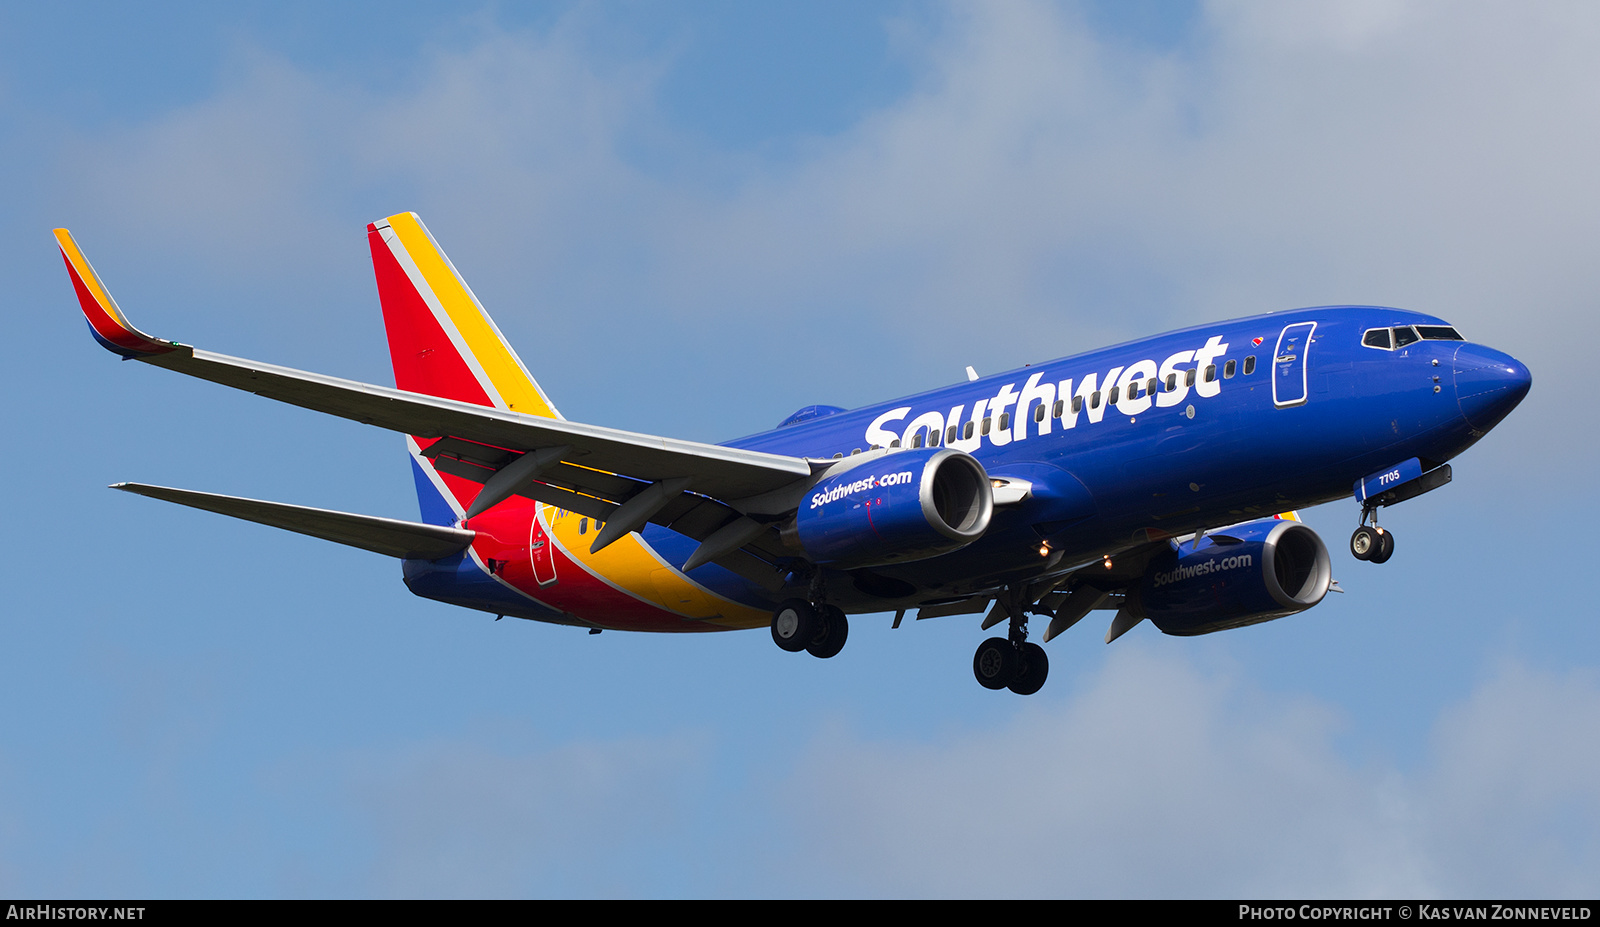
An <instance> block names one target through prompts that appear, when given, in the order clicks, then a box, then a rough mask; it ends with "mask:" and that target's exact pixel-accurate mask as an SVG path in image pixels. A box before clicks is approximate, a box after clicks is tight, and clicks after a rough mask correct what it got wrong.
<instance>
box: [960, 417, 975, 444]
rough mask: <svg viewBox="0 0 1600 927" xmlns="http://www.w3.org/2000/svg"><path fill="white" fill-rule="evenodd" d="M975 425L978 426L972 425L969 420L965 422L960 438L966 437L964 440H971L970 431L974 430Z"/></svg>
mask: <svg viewBox="0 0 1600 927" xmlns="http://www.w3.org/2000/svg"><path fill="white" fill-rule="evenodd" d="M977 427H978V426H977V425H974V424H973V423H971V422H968V423H967V427H966V430H965V431H963V432H962V433H961V437H962V438H964V439H966V440H968V441H970V440H972V432H973V431H974V430H975V429H976V428H977Z"/></svg>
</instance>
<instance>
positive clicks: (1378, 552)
mask: <svg viewBox="0 0 1600 927" xmlns="http://www.w3.org/2000/svg"><path fill="white" fill-rule="evenodd" d="M1368 518H1371V519H1372V524H1371V525H1368V524H1367V519H1368ZM1350 556H1352V557H1354V558H1356V559H1357V560H1370V561H1372V562H1373V563H1385V562H1387V561H1388V559H1389V558H1390V557H1392V556H1394V532H1392V531H1385V530H1384V529H1382V528H1380V527H1378V510H1377V508H1375V507H1374V508H1370V509H1369V508H1365V507H1363V508H1362V510H1361V527H1359V528H1357V529H1356V531H1355V533H1354V534H1352V535H1350Z"/></svg>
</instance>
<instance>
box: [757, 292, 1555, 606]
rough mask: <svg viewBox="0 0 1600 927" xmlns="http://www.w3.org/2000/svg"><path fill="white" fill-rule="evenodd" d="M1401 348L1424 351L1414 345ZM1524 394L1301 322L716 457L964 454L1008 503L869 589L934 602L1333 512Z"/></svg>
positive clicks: (1358, 313) (1084, 363)
mask: <svg viewBox="0 0 1600 927" xmlns="http://www.w3.org/2000/svg"><path fill="white" fill-rule="evenodd" d="M1383 329H1389V330H1390V333H1388V334H1384V333H1382V332H1381V330H1383ZM1397 331H1398V332H1401V334H1399V335H1395V334H1393V332H1397ZM1419 331H1421V332H1423V333H1425V335H1428V336H1431V337H1432V338H1436V339H1442V340H1420V339H1418V336H1417V334H1416V333H1417V332H1419ZM1375 332H1377V333H1376V334H1374V333H1375ZM1364 342H1366V343H1364ZM1530 382H1531V379H1530V376H1529V373H1528V369H1527V368H1526V367H1525V366H1523V365H1522V364H1521V363H1519V362H1518V361H1517V360H1515V359H1514V358H1512V357H1510V356H1509V355H1506V354H1504V353H1501V352H1499V351H1495V350H1493V349H1491V348H1487V347H1484V346H1481V345H1477V344H1472V343H1470V342H1465V341H1462V340H1459V338H1457V337H1455V336H1454V332H1453V331H1452V330H1450V329H1449V328H1448V326H1447V323H1445V322H1443V321H1442V320H1439V319H1436V318H1433V317H1431V316H1426V315H1421V314H1419V313H1414V312H1405V311H1402V310H1397V309H1386V308H1375V307H1352V306H1340V307H1319V308H1313V309H1299V310H1292V311H1288V312H1279V313H1272V314H1269V315H1261V316H1255V317H1252V318H1247V319H1240V320H1237V321H1232V322H1224V323H1219V324H1213V325H1201V326H1195V327H1193V328H1187V329H1184V330H1182V331H1176V332H1172V333H1169V334H1165V335H1161V336H1158V337H1155V338H1149V339H1145V340H1140V341H1132V342H1127V343H1125V344H1120V345H1116V346H1113V347H1108V348H1104V349H1101V350H1097V351H1093V352H1090V353H1087V354H1080V355H1076V356H1073V357H1068V358H1064V359H1062V360H1057V361H1052V362H1049V363H1046V364H1040V365H1035V366H1030V367H1025V368H1023V369H1021V370H1013V371H1010V372H1007V373H1003V374H997V375H994V376H989V377H984V378H982V379H979V380H975V381H971V382H967V383H960V384H957V385H954V386H949V387H945V388H942V389H937V390H931V391H929V392H925V393H921V394H918V395H915V396H909V397H906V398H904V399H898V400H894V401H892V402H885V403H879V404H876V405H871V406H866V407H863V408H860V409H854V410H850V411H834V412H832V413H831V414H828V410H823V413H822V414H821V415H816V413H813V415H814V416H816V417H813V418H811V419H810V420H808V421H802V422H798V423H795V424H789V425H787V426H784V427H779V428H777V429H775V430H773V431H768V432H764V433H761V434H756V435H751V436H749V437H747V438H743V439H740V440H738V441H732V442H729V444H731V445H733V446H737V447H743V448H751V449H758V450H764V451H772V452H776V453H784V454H794V455H803V456H809V457H812V458H830V457H849V456H852V455H854V454H859V453H862V452H864V451H869V450H871V449H872V448H874V447H889V446H899V447H920V446H928V445H940V446H949V447H953V448H956V449H959V450H964V451H967V452H969V453H971V454H972V455H973V456H974V457H975V458H976V459H977V460H978V461H979V462H980V463H982V465H983V467H984V468H985V470H987V471H988V473H989V475H990V476H991V477H993V478H996V479H1003V480H1009V481H1013V483H1014V484H1016V485H1025V486H1027V487H1028V489H1029V491H1028V493H1027V495H1026V498H1024V499H1022V501H1020V502H1017V503H1014V504H1010V505H1003V506H1001V507H1000V508H998V509H997V510H996V513H995V517H994V520H993V522H992V524H991V526H990V528H989V530H988V531H987V532H986V534H985V535H984V537H983V538H982V539H981V540H979V541H977V542H976V543H973V544H972V545H970V546H969V547H967V548H965V549H963V550H960V551H958V552H955V553H952V554H947V555H944V556H940V557H936V558H932V559H929V560H925V561H921V562H917V563H911V564H903V565H897V566H895V567H893V568H882V569H879V570H877V571H875V572H876V573H878V574H881V575H883V576H885V577H889V578H892V579H897V580H901V581H903V582H904V583H907V584H910V585H912V586H914V587H916V589H917V590H918V595H919V596H921V597H925V598H935V597H937V596H939V595H958V594H963V593H966V592H971V591H977V590H980V589H983V588H988V587H992V586H994V585H996V584H997V583H1003V582H1015V581H1019V580H1022V579H1025V578H1027V577H1029V576H1032V575H1041V574H1044V573H1048V572H1052V571H1059V570H1061V569H1064V568H1066V567H1068V566H1071V565H1073V564H1075V563H1080V562H1083V561H1085V560H1087V559H1090V558H1094V557H1099V556H1101V555H1103V554H1106V553H1114V552H1115V551H1117V550H1120V549H1125V548H1127V547H1130V546H1133V545H1135V544H1138V543H1141V542H1143V541H1145V540H1147V539H1149V538H1151V537H1154V536H1160V535H1161V534H1168V535H1179V534H1184V533H1188V532H1192V531H1195V530H1197V529H1201V528H1208V527H1218V526H1221V525H1226V524H1232V523H1236V522H1239V521H1243V520H1247V519H1251V518H1258V517H1262V516H1270V515H1272V514H1275V513H1278V512H1282V511H1286V510H1289V509H1295V508H1300V507H1305V506H1309V505H1315V504H1317V503H1321V502H1327V501H1330V500H1334V499H1338V498H1341V497H1344V496H1348V495H1350V493H1351V487H1352V484H1353V483H1354V481H1356V480H1358V479H1360V478H1361V477H1363V476H1366V475H1368V474H1371V473H1373V472H1374V471H1377V470H1379V469H1381V468H1383V467H1386V466H1391V465H1393V464H1395V463H1397V462H1399V461H1403V460H1407V459H1409V458H1421V459H1422V461H1423V462H1424V465H1425V466H1433V465H1437V464H1439V463H1443V462H1444V461H1447V460H1449V459H1451V458H1452V457H1454V456H1455V455H1457V454H1459V453H1461V451H1463V450H1465V449H1466V448H1467V447H1469V446H1471V445H1472V444H1473V443H1474V442H1475V441H1477V440H1478V438H1480V437H1482V436H1483V435H1484V433H1486V432H1487V431H1488V430H1489V429H1490V428H1492V427H1493V426H1494V425H1495V424H1496V423H1497V422H1499V421H1500V420H1501V419H1502V418H1503V417H1504V416H1505V415H1506V414H1507V413H1509V412H1510V411H1511V409H1512V408H1514V407H1515V406H1516V404H1517V403H1518V402H1519V401H1521V399H1522V397H1523V396H1524V395H1525V394H1526V393H1527V391H1528V388H1529V385H1530ZM1041 550H1043V551H1045V552H1044V553H1041ZM859 585H861V584H859V583H858V584H856V586H859ZM867 585H871V584H870V583H868V584H867ZM891 588H892V587H891ZM880 591H881V590H880ZM857 594H859V595H860V597H861V601H855V600H854V599H855V596H856V595H857ZM830 595H832V596H836V597H838V598H840V599H842V600H845V604H846V607H847V608H850V607H851V606H854V607H856V608H860V607H864V606H866V605H870V604H871V603H872V600H873V599H874V598H875V597H874V596H872V595H869V594H867V593H865V592H860V591H859V589H855V587H852V586H851V585H850V584H848V583H839V584H834V585H832V586H830ZM876 598H879V599H881V598H882V596H878V597H876Z"/></svg>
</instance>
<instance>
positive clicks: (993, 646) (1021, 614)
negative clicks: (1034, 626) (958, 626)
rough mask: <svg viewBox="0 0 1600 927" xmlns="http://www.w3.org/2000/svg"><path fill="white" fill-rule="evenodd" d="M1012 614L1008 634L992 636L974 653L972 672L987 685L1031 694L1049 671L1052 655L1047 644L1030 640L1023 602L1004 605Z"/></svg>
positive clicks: (1038, 687)
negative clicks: (1048, 652) (1046, 648)
mask: <svg viewBox="0 0 1600 927" xmlns="http://www.w3.org/2000/svg"><path fill="white" fill-rule="evenodd" d="M1003 607H1004V608H1005V609H1006V612H1007V613H1008V614H1009V615H1010V617H1011V627H1010V629H1009V632H1008V633H1007V635H1006V636H1005V637H991V638H989V639H988V640H986V641H984V642H983V643H981V644H979V645H978V652H977V653H975V654H973V656H972V675H974V676H976V677H977V678H978V684H979V685H981V686H983V687H984V688H985V689H1010V690H1011V691H1013V692H1015V693H1017V694H1018V695H1032V694H1033V693H1035V692H1037V691H1039V690H1040V689H1041V688H1042V687H1043V686H1044V681H1045V678H1046V677H1048V676H1049V675H1050V658H1049V657H1048V656H1046V655H1045V652H1044V648H1043V647H1040V646H1039V645H1038V644H1035V643H1031V642H1029V640H1028V614H1027V612H1026V611H1025V610H1024V607H1023V606H1022V604H1021V603H1020V602H1006V603H1005V604H1004V606H1003Z"/></svg>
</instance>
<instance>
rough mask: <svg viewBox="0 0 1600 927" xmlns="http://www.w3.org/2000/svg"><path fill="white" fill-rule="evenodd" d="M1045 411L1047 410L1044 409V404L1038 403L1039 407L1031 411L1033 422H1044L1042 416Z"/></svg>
mask: <svg viewBox="0 0 1600 927" xmlns="http://www.w3.org/2000/svg"><path fill="white" fill-rule="evenodd" d="M1047 411H1049V410H1048V409H1046V408H1045V407H1044V403H1042V402H1041V403H1039V405H1038V406H1037V407H1036V408H1034V410H1033V420H1034V421H1036V422H1042V421H1044V414H1045V412H1047Z"/></svg>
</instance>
